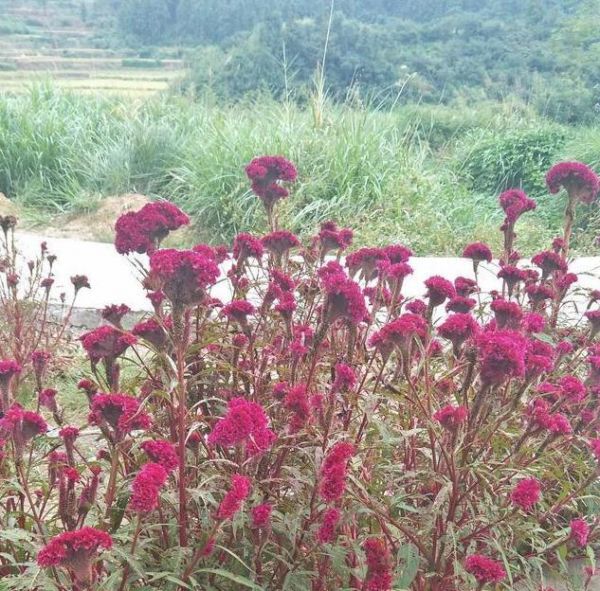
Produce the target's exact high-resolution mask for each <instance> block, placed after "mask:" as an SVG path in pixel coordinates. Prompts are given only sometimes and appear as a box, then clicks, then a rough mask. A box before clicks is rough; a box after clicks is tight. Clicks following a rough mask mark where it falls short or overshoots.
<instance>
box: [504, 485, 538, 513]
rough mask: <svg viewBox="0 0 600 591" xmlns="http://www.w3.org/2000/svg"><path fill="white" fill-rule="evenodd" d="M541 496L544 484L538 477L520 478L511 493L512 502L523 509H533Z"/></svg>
mask: <svg viewBox="0 0 600 591" xmlns="http://www.w3.org/2000/svg"><path fill="white" fill-rule="evenodd" d="M541 497H542V486H541V484H540V481H539V480H538V479H537V478H525V479H524V480H520V481H519V482H518V483H517V485H516V486H515V488H514V489H513V490H512V492H511V493H510V500H511V501H512V503H513V504H514V505H516V506H517V507H520V508H521V509H523V511H531V509H532V508H533V506H534V505H535V504H536V503H538V502H539V501H540V499H541Z"/></svg>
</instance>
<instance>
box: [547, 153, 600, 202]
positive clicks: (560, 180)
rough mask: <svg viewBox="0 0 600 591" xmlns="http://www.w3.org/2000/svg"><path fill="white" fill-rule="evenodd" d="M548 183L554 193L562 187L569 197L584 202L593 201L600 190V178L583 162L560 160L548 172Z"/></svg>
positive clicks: (549, 188)
mask: <svg viewBox="0 0 600 591" xmlns="http://www.w3.org/2000/svg"><path fill="white" fill-rule="evenodd" d="M546 184H547V185H548V190H549V191H550V193H552V194H556V193H558V192H559V191H560V189H561V187H564V189H565V190H566V191H567V193H568V194H569V197H572V198H574V199H577V200H578V201H581V202H583V203H592V202H593V201H594V199H595V198H596V196H597V195H598V192H600V179H599V178H598V175H597V174H596V173H595V172H594V171H593V170H592V169H591V168H590V167H589V166H587V164H583V163H582V162H559V163H558V164H555V165H554V166H553V167H552V168H551V169H550V170H549V171H548V173H547V174H546Z"/></svg>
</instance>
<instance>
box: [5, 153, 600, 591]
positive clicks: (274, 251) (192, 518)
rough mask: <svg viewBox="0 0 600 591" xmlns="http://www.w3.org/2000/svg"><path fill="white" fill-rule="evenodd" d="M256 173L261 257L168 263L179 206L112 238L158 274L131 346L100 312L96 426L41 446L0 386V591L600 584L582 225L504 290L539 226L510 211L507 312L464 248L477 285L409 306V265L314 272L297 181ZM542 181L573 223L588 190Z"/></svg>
mask: <svg viewBox="0 0 600 591" xmlns="http://www.w3.org/2000/svg"><path fill="white" fill-rule="evenodd" d="M246 172H247V175H248V177H249V178H250V180H251V182H252V190H253V192H254V195H255V196H256V197H258V200H257V201H258V202H259V203H261V204H262V205H263V206H264V208H265V210H266V213H267V220H268V224H269V230H270V232H269V233H268V234H267V235H265V236H263V237H262V239H259V238H258V237H254V236H252V235H250V234H239V235H238V236H237V237H236V238H235V240H234V244H233V248H232V249H229V248H225V247H218V248H213V247H210V246H208V245H202V244H201V245H197V246H195V247H194V248H193V249H191V250H174V249H165V248H160V241H161V240H162V239H164V238H165V237H166V236H167V235H168V234H169V232H170V231H173V230H176V229H178V228H179V227H181V226H183V225H185V224H187V223H188V222H189V218H188V217H187V216H186V215H185V214H184V213H183V212H182V211H180V210H179V209H178V208H177V207H175V206H173V205H171V204H169V203H166V202H157V203H154V204H149V205H146V206H144V208H142V210H140V211H138V212H133V213H127V214H125V215H124V216H122V217H121V218H120V220H119V221H118V222H117V225H116V239H115V246H116V248H117V250H118V251H119V252H120V253H122V254H136V253H137V254H139V255H142V254H144V253H147V254H148V255H149V259H148V263H147V264H143V265H142V266H141V265H140V261H136V268H137V269H142V270H143V286H144V288H145V289H146V290H147V292H148V297H149V298H150V300H151V301H152V303H153V306H154V309H155V313H154V314H153V315H151V316H149V317H148V318H147V319H145V320H143V321H141V322H139V323H138V324H136V325H135V326H134V328H133V329H132V330H131V332H129V331H127V330H125V329H124V328H123V323H122V320H123V317H124V316H125V315H126V314H127V313H128V309H127V307H126V306H119V305H111V306H108V307H107V308H106V309H105V311H104V313H103V316H104V318H105V321H106V323H105V324H104V325H102V326H100V327H98V328H97V329H95V330H92V331H90V332H89V333H86V334H84V335H83V336H82V337H81V342H82V346H83V348H84V349H85V351H86V353H87V355H88V357H89V360H90V373H89V375H88V376H86V377H85V378H84V379H82V380H81V381H80V382H79V388H80V390H81V400H82V405H88V406H89V414H88V418H87V421H78V422H77V426H75V425H74V424H70V423H73V420H72V417H66V416H64V417H63V416H62V414H61V413H60V409H59V408H57V409H56V412H55V413H53V414H54V415H55V416H54V422H55V423H57V427H58V428H59V430H58V434H56V431H52V432H48V431H47V423H46V420H47V418H46V415H47V412H46V409H45V403H46V397H45V394H44V392H45V390H46V387H47V385H48V384H47V383H46V382H45V381H44V382H43V383H41V382H40V383H38V384H37V385H36V386H35V389H36V392H37V394H38V397H39V403H38V405H37V411H33V410H31V411H29V410H25V409H24V408H22V407H21V406H19V405H18V404H16V403H15V397H17V398H18V397H19V396H21V394H20V393H19V391H18V389H17V388H15V383H14V382H12V381H11V379H10V377H11V376H10V375H9V373H10V372H9V369H10V367H11V365H10V360H6V361H2V362H0V388H1V389H2V392H3V393H4V400H5V401H6V402H7V404H5V405H4V418H2V419H1V421H0V428H1V429H2V430H3V433H2V439H3V442H2V446H1V449H2V454H1V455H0V470H1V472H2V475H3V479H2V480H1V481H0V526H1V527H0V569H1V570H0V573H1V574H2V575H3V579H2V581H3V589H7V590H9V589H23V588H28V589H39V590H42V589H43V590H44V591H51V590H57V589H65V588H73V589H92V588H101V589H103V590H107V591H109V590H113V589H114V590H115V591H116V590H124V589H129V588H143V589H155V588H157V589H158V588H160V589H169V590H171V589H172V590H176V589H203V590H206V591H210V590H213V589H214V590H217V589H218V590H227V591H229V590H231V591H234V590H238V589H240V588H250V589H255V590H256V591H258V590H259V589H261V590H265V591H266V590H269V591H270V590H272V591H275V590H281V589H288V590H298V591H300V590H303V591H304V590H306V589H311V590H313V591H317V590H322V591H324V590H326V589H348V590H350V589H354V590H359V589H361V590H370V591H389V590H390V589H391V588H392V587H393V588H401V589H410V590H411V591H424V590H428V591H447V590H449V589H455V588H461V589H472V590H475V589H477V590H481V589H484V588H486V589H513V588H514V586H515V585H516V584H523V583H527V582H531V583H532V584H535V585H536V587H535V588H536V589H537V588H538V585H537V583H535V581H536V580H537V578H538V576H539V573H540V572H541V570H542V569H543V568H550V569H551V570H552V571H554V572H558V571H563V572H564V571H565V570H566V568H567V565H568V561H569V560H570V559H572V558H575V557H585V556H589V557H590V561H591V563H592V564H593V562H594V561H593V560H592V558H593V556H594V548H595V545H596V543H597V539H598V532H597V527H596V523H597V517H595V516H594V514H593V513H592V511H593V507H594V506H597V500H598V499H597V494H596V488H597V484H596V482H597V478H598V471H599V467H598V463H599V462H600V439H599V438H598V431H599V430H600V415H599V413H598V404H597V399H598V396H599V395H600V344H599V342H598V334H599V333H600V310H599V309H598V301H599V300H600V297H599V295H598V293H597V291H595V292H593V293H591V294H580V295H579V298H582V297H583V302H584V303H587V309H588V311H587V312H586V314H585V318H575V319H574V318H573V316H572V314H571V313H570V312H569V313H567V314H565V313H562V310H563V309H564V308H565V307H566V304H567V302H568V301H569V300H570V299H571V297H572V295H573V294H574V292H573V289H572V286H573V281H576V279H577V278H576V277H574V276H572V274H569V273H568V265H567V262H566V260H567V258H566V257H567V256H568V252H569V238H570V232H571V223H570V221H571V220H570V219H569V218H567V219H566V225H565V233H564V237H563V239H562V240H560V241H555V242H554V244H553V250H549V251H544V252H542V253H539V254H538V255H537V256H536V257H534V259H533V260H532V262H533V265H534V266H535V268H536V269H534V268H531V267H530V266H527V265H520V266H519V267H517V266H514V265H515V264H516V262H517V258H518V255H516V254H515V253H514V252H513V250H512V249H513V241H514V237H515V234H514V229H515V225H516V224H517V222H518V219H519V217H520V216H521V215H522V214H525V212H526V211H528V210H530V209H531V208H532V207H533V204H532V202H531V201H529V200H528V198H527V197H526V196H525V195H524V194H522V193H520V192H512V193H508V194H504V195H503V196H502V198H501V205H502V207H503V209H504V212H505V215H506V220H505V224H504V243H505V252H504V253H503V259H504V261H507V262H505V263H502V265H501V272H500V273H499V276H500V277H502V278H503V283H502V286H501V293H496V294H495V295H494V299H493V300H492V301H490V299H489V298H488V297H487V294H482V293H477V278H478V277H479V267H480V265H482V264H485V265H487V264H488V261H490V259H491V256H492V255H491V251H490V250H489V248H488V247H487V246H486V245H485V244H481V243H475V244H471V245H469V246H468V248H467V249H465V256H466V257H468V258H470V259H472V261H473V268H474V275H473V277H474V279H469V278H458V279H456V281H455V282H454V283H451V282H450V281H448V280H446V279H444V278H442V277H440V276H433V277H430V278H429V279H427V280H426V282H425V291H426V298H425V301H422V300H409V299H403V297H402V284H403V278H404V277H406V276H407V275H408V274H410V273H411V272H412V269H411V267H410V265H409V264H408V263H407V261H408V260H409V258H410V255H411V252H410V250H409V249H408V248H406V247H404V246H402V245H400V244H394V245H390V246H387V247H385V248H362V249H359V250H356V251H355V252H352V253H351V254H349V255H347V257H346V258H345V261H343V260H342V258H341V257H342V253H343V252H344V251H345V250H346V249H348V247H349V246H350V244H351V242H352V232H351V231H349V230H348V229H340V228H339V227H337V225H336V224H334V223H333V222H330V223H327V224H324V225H323V226H322V227H321V230H320V231H319V233H318V234H317V235H315V236H314V237H313V239H312V240H311V241H310V242H309V243H308V244H307V245H306V246H301V244H300V242H299V240H298V239H297V237H295V236H294V235H293V234H291V233H290V232H286V231H284V230H281V229H279V226H278V213H279V212H278V208H279V205H280V203H279V202H280V201H281V200H282V199H283V198H285V197H287V196H288V194H289V188H288V187H289V184H290V183H292V182H294V181H295V179H296V176H297V173H296V170H295V168H294V166H293V165H292V164H291V163H290V162H288V161H287V160H285V159H284V158H281V157H263V158H259V159H255V160H253V161H252V162H251V163H250V165H248V166H247V168H246ZM549 178H550V181H551V182H550V186H551V189H552V191H555V189H558V188H560V186H563V187H564V188H565V189H566V190H567V193H568V196H569V200H570V203H571V206H572V207H573V208H574V207H575V206H576V203H577V201H578V200H580V199H587V198H589V197H590V196H592V195H593V194H594V193H597V192H598V188H599V186H598V180H597V177H595V176H594V175H593V173H591V171H589V170H588V169H584V168H582V167H580V166H574V165H561V166H560V167H557V168H556V169H554V170H553V171H552V174H551V175H550V177H549ZM136 259H137V256H136ZM144 260H146V259H144ZM509 262H510V264H508V263H509ZM342 263H343V264H344V266H342ZM344 267H345V268H344ZM491 269H493V267H491V266H488V267H487V269H486V271H489V270H491ZM217 283H218V287H217ZM115 296H116V298H118V295H117V294H115ZM215 296H219V298H220V299H217V298H216V297H215ZM474 296H476V297H474ZM580 301H581V300H580ZM444 307H445V308H446V310H447V311H448V314H447V315H446V314H445V313H442V312H441V310H442V309H443V308H444ZM582 320H583V321H582ZM125 360H127V364H128V365H129V366H134V367H135V368H137V369H136V371H134V375H131V372H128V373H129V376H128V378H127V380H125V379H123V377H122V374H121V371H120V370H121V366H122V365H123V363H124V362H125ZM40 413H41V414H40ZM590 579H591V574H590V576H589V577H588V579H587V582H582V583H581V584H580V585H579V587H578V588H580V589H581V588H584V586H585V587H586V588H587V586H588V584H589V580H590Z"/></svg>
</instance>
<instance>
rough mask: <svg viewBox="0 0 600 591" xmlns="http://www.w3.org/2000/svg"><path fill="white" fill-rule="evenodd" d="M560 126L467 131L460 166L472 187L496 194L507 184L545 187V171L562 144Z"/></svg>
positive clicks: (539, 190)
mask: <svg viewBox="0 0 600 591" xmlns="http://www.w3.org/2000/svg"><path fill="white" fill-rule="evenodd" d="M564 141H565V136H564V133H563V132H562V131H561V130H557V129H553V128H551V127H550V128H546V129H537V128H536V129H525V130H512V131H507V132H506V133H503V134H502V135H499V134H497V133H495V132H490V133H485V132H484V133H478V132H475V134H467V136H466V137H465V139H464V144H465V151H466V152H467V153H466V155H465V157H464V159H461V160H460V162H461V170H462V172H463V173H464V174H466V175H468V177H469V179H470V180H471V183H472V187H473V188H474V189H475V190H479V191H485V192H488V193H491V194H496V193H499V192H501V191H504V190H505V189H508V188H509V187H523V189H524V190H526V191H529V192H532V193H534V194H536V195H539V194H541V193H543V191H544V184H543V179H544V171H545V170H547V169H548V167H549V166H550V164H551V163H552V162H553V160H554V158H555V156H556V153H557V152H558V150H559V149H560V148H561V146H562V145H563V144H564Z"/></svg>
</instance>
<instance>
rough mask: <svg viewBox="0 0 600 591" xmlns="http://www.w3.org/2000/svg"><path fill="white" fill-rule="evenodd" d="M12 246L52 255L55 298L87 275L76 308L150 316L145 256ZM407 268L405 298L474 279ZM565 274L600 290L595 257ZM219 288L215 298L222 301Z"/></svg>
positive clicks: (23, 237)
mask: <svg viewBox="0 0 600 591" xmlns="http://www.w3.org/2000/svg"><path fill="white" fill-rule="evenodd" d="M16 236H17V243H18V246H19V248H20V249H21V251H22V252H23V255H24V263H25V261H27V260H28V259H29V258H31V257H33V256H35V255H36V254H37V253H38V252H39V248H40V243H41V242H42V240H46V242H47V244H48V249H49V251H50V252H51V253H53V254H55V255H57V257H58V258H57V261H56V263H55V269H54V270H55V288H54V289H53V293H54V294H55V298H58V296H59V294H60V292H61V291H65V292H66V293H67V296H70V294H71V293H72V289H73V287H72V285H71V281H70V278H71V276H72V275H76V274H83V275H87V276H88V278H89V280H90V284H91V286H92V289H82V290H81V291H80V293H79V295H78V298H77V307H78V308H81V309H92V310H98V309H101V308H103V307H104V306H106V305H107V304H127V305H128V306H129V307H130V308H131V310H132V311H134V312H146V311H151V309H152V308H151V306H150V304H149V302H148V300H147V299H146V297H145V293H144V290H143V289H142V288H141V286H140V284H139V271H138V270H137V269H136V267H135V265H134V261H136V260H137V261H139V262H141V263H142V264H144V265H145V266H146V265H147V262H148V259H147V257H146V255H137V256H135V257H126V256H123V255H120V254H118V253H117V252H116V250H115V248H114V246H113V245H112V244H107V243H101V242H86V241H81V240H75V239H70V238H48V239H46V238H44V237H42V236H39V235H34V234H29V233H24V232H17V234H16ZM410 264H411V266H412V267H413V269H414V274H413V275H411V276H410V277H409V278H407V280H406V281H405V284H404V287H403V290H402V292H403V294H404V296H405V297H422V296H423V295H424V291H425V288H424V286H423V282H424V281H425V279H427V278H428V277H430V276H431V275H441V276H443V277H446V278H447V279H450V280H453V279H454V278H456V277H458V276H464V277H471V278H473V277H474V274H473V266H472V263H471V261H470V260H468V259H463V258H451V257H413V258H412V259H411V260H410ZM570 270H571V271H573V272H574V273H577V274H578V276H579V283H578V285H579V286H580V287H585V288H595V289H600V257H582V258H579V259H576V260H574V261H573V262H572V264H571V266H570ZM497 271H498V267H497V265H496V264H494V263H492V264H490V265H484V264H482V265H481V266H480V268H479V283H480V286H481V288H482V290H483V291H484V292H487V291H489V290H492V289H499V288H500V287H501V282H500V281H499V280H498V279H497V277H496V273H497ZM223 292H224V290H223V289H222V288H221V289H219V288H217V289H216V293H215V295H216V297H222V296H225V297H226V293H223Z"/></svg>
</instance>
